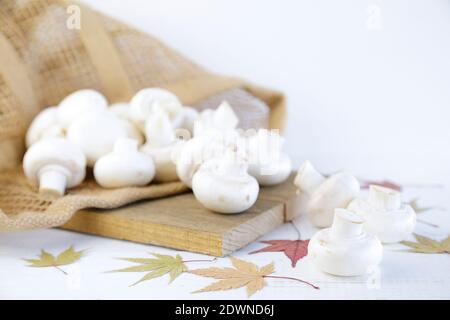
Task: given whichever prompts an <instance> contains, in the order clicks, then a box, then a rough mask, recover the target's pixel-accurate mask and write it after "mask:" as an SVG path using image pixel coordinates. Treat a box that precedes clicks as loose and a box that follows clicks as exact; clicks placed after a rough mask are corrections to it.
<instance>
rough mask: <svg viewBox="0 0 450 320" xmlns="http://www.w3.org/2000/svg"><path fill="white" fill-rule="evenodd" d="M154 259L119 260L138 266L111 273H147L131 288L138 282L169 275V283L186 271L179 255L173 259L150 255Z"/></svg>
mask: <svg viewBox="0 0 450 320" xmlns="http://www.w3.org/2000/svg"><path fill="white" fill-rule="evenodd" d="M152 255H153V256H155V257H156V259H154V258H120V259H121V260H125V261H128V262H133V263H137V264H138V265H136V266H132V267H128V268H125V269H119V270H114V271H111V272H148V271H150V272H149V273H147V274H146V275H145V276H143V277H142V278H141V279H140V280H139V281H137V282H135V283H134V284H132V285H131V286H135V285H137V284H138V283H140V282H143V281H147V280H150V279H154V278H158V277H161V276H163V275H165V274H169V276H170V281H169V283H170V282H172V281H173V280H175V279H176V278H177V277H178V276H179V275H180V274H181V273H183V272H185V271H187V268H186V266H185V265H184V262H183V259H182V258H181V256H180V255H178V254H177V255H176V256H175V257H172V256H168V255H162V254H156V253H152Z"/></svg>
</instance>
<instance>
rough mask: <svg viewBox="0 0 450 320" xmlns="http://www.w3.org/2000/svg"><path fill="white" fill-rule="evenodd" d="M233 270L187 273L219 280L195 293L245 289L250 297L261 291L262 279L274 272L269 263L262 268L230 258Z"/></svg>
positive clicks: (263, 283)
mask: <svg viewBox="0 0 450 320" xmlns="http://www.w3.org/2000/svg"><path fill="white" fill-rule="evenodd" d="M230 260H231V263H232V265H233V267H234V269H233V268H217V267H213V268H206V269H196V270H191V271H189V272H190V273H192V274H196V275H199V276H203V277H209V278H214V279H220V280H219V281H217V282H214V283H212V284H210V285H209V286H206V287H205V288H202V289H200V290H197V291H195V292H206V291H222V290H230V289H237V288H241V287H244V286H245V287H246V290H247V295H248V296H249V297H250V296H251V295H253V294H254V293H255V292H257V291H259V290H261V289H262V288H264V286H265V281H264V277H265V276H268V275H269V274H271V273H273V272H274V266H273V263H270V264H268V265H266V266H263V267H262V268H258V266H257V265H255V264H253V263H251V262H248V261H244V260H240V259H237V258H234V257H230Z"/></svg>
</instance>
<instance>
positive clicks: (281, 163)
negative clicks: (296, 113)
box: [23, 88, 292, 214]
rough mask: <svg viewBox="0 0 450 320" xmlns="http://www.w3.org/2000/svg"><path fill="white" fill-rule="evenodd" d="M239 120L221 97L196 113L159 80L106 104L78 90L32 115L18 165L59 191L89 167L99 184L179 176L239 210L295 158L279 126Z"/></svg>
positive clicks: (214, 206)
mask: <svg viewBox="0 0 450 320" xmlns="http://www.w3.org/2000/svg"><path fill="white" fill-rule="evenodd" d="M238 122H239V120H238V117H237V116H236V114H235V113H234V111H233V109H232V107H231V106H230V105H229V104H228V103H227V102H226V101H224V102H223V103H221V104H220V105H219V106H218V108H217V109H215V110H213V109H206V110H203V111H202V112H201V113H200V112H198V111H196V110H195V109H194V108H191V107H186V106H183V105H182V103H181V102H180V100H179V98H178V97H177V96H176V95H174V94H173V93H171V92H169V91H167V90H164V89H161V88H146V89H142V90H141V91H139V92H138V93H137V94H136V95H135V96H134V97H133V98H132V99H131V101H130V102H129V103H119V104H114V105H111V106H109V105H108V102H107V100H106V99H105V97H104V96H103V95H102V94H101V93H99V92H97V91H95V90H89V89H87V90H80V91H76V92H74V93H72V94H70V95H69V96H67V97H66V98H64V99H63V100H62V101H61V102H60V103H59V105H58V106H56V107H50V108H47V109H45V110H43V111H42V112H41V113H39V114H38V115H37V116H36V117H35V118H34V120H33V122H32V123H31V125H30V127H29V129H28V132H27V135H26V144H27V147H28V150H27V152H26V153H25V156H24V160H23V168H24V172H25V175H26V176H27V178H28V179H29V180H31V181H32V182H34V183H35V184H37V185H38V186H39V190H40V192H47V193H53V194H56V195H58V196H62V195H64V194H65V191H66V189H67V188H72V187H75V186H77V185H79V184H80V183H81V182H82V181H83V180H84V178H85V176H86V168H87V167H91V168H93V174H94V177H95V180H96V181H97V183H98V184H99V185H100V186H102V187H104V188H123V187H139V186H145V185H148V184H149V183H151V182H153V181H154V182H172V181H178V180H181V181H182V182H183V183H185V184H186V185H187V186H189V187H190V188H192V190H193V193H194V195H195V197H196V198H197V199H198V201H199V202H200V203H201V204H203V205H204V206H205V207H206V208H208V209H210V210H212V211H215V212H219V213H225V214H232V213H239V212H243V211H245V210H247V209H248V208H250V207H251V206H252V205H253V204H254V203H255V201H256V199H257V197H258V193H259V186H260V185H262V186H266V185H274V184H278V183H281V182H283V181H285V180H286V179H287V178H288V177H289V175H290V173H291V171H292V166H291V160H290V159H289V157H288V156H287V155H286V154H285V153H284V152H282V138H281V136H280V135H279V134H278V133H276V132H271V131H269V130H265V129H261V130H249V131H247V132H244V131H243V130H240V129H238Z"/></svg>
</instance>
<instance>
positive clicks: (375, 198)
mask: <svg viewBox="0 0 450 320" xmlns="http://www.w3.org/2000/svg"><path fill="white" fill-rule="evenodd" d="M369 204H370V205H371V206H372V207H373V208H374V209H376V211H382V212H384V211H391V210H396V209H399V208H400V207H401V205H402V200H401V196H400V192H398V191H395V190H393V189H389V188H385V187H380V186H376V185H371V186H370V187H369Z"/></svg>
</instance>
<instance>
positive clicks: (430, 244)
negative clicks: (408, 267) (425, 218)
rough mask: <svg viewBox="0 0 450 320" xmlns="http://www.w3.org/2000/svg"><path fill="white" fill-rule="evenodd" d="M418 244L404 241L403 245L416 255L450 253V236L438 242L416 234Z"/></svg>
mask: <svg viewBox="0 0 450 320" xmlns="http://www.w3.org/2000/svg"><path fill="white" fill-rule="evenodd" d="M414 236H415V237H416V240H417V242H412V241H402V242H401V243H402V244H403V245H405V246H407V247H409V248H410V250H409V251H410V252H415V253H450V236H448V237H447V238H446V239H444V240H442V241H436V240H433V239H430V238H427V237H424V236H420V235H418V234H414Z"/></svg>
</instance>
